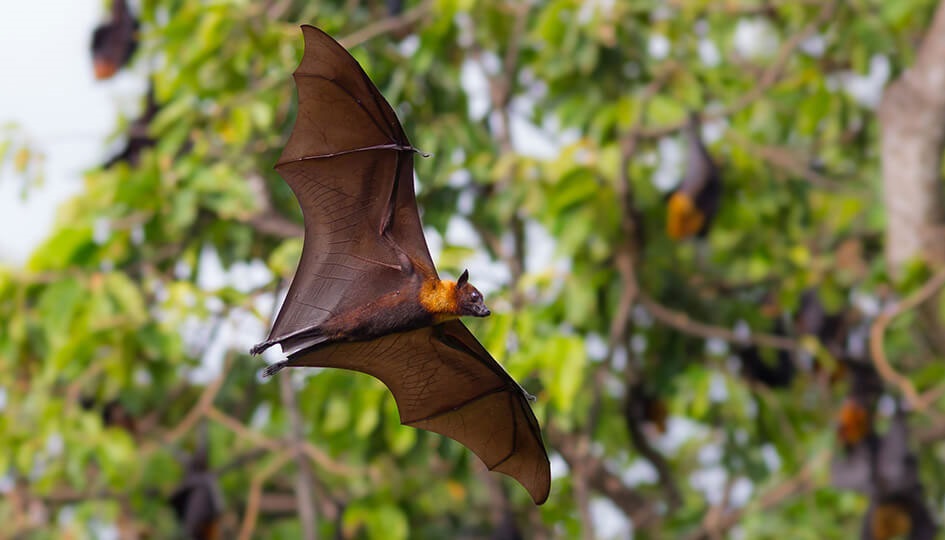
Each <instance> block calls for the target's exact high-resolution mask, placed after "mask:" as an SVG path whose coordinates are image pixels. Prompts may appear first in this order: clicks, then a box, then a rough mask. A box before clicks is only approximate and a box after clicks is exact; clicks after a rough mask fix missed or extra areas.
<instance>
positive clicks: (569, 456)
mask: <svg viewBox="0 0 945 540" xmlns="http://www.w3.org/2000/svg"><path fill="white" fill-rule="evenodd" d="M547 433H548V438H549V439H550V440H551V442H552V444H553V446H554V447H555V448H556V449H557V450H558V452H559V453H560V454H561V457H562V458H564V460H565V461H566V462H567V463H568V465H569V466H571V467H572V468H573V467H574V466H575V464H577V463H578V462H579V461H580V466H579V467H581V468H583V471H584V475H585V476H586V478H587V482H588V485H589V486H590V487H592V488H593V489H594V490H596V491H598V492H600V493H603V494H604V495H605V496H607V498H609V499H610V500H611V502H613V503H614V505H616V506H617V508H620V510H622V511H623V513H624V514H626V515H627V516H628V517H629V518H630V519H631V520H632V521H633V524H634V527H636V528H638V529H642V528H644V527H647V526H649V525H650V524H651V523H652V522H653V521H654V520H655V519H656V518H658V511H657V508H656V503H657V502H658V501H654V500H649V499H648V498H647V497H644V496H643V495H642V494H641V493H639V492H638V491H636V490H634V489H632V488H630V487H627V485H626V484H624V483H623V481H622V480H621V479H620V477H619V476H617V475H615V474H613V473H611V472H610V471H609V470H607V467H606V466H605V465H604V462H603V460H601V459H600V458H598V457H597V456H595V455H593V454H590V453H588V454H583V453H582V452H581V451H580V442H579V439H580V438H581V437H583V435H576V434H573V433H565V432H562V431H560V430H558V429H555V428H554V426H553V425H552V426H549V427H548V429H547Z"/></svg>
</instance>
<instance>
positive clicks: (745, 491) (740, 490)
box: [728, 476, 754, 508]
mask: <svg viewBox="0 0 945 540" xmlns="http://www.w3.org/2000/svg"><path fill="white" fill-rule="evenodd" d="M753 492H754V487H753V486H752V484H751V481H750V480H749V479H747V478H745V477H744V476H740V477H738V478H736V479H735V482H733V483H732V493H731V495H730V496H729V499H728V500H729V504H731V505H732V506H733V507H735V508H738V507H741V506H745V505H746V504H748V501H750V500H751V494H752V493H753Z"/></svg>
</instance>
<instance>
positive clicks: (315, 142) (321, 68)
mask: <svg viewBox="0 0 945 540" xmlns="http://www.w3.org/2000/svg"><path fill="white" fill-rule="evenodd" d="M302 30H303V33H304V35H305V54H304V55H303V57H302V61H301V63H300V65H299V67H298V69H297V70H296V72H295V80H296V85H297V87H298V93H299V112H298V118H297V119H296V122H295V127H294V128H293V130H292V134H291V135H290V136H289V141H288V142H287V143H286V146H285V149H284V150H283V152H282V156H281V157H280V159H279V163H278V164H277V165H276V170H277V171H279V174H280V175H282V177H283V178H284V179H285V181H286V182H287V183H288V184H289V186H290V187H291V188H292V191H293V192H294V193H295V195H296V197H297V198H298V200H299V204H300V205H301V207H302V214H303V217H304V220H305V239H304V247H303V249H302V257H301V260H300V261H299V267H298V269H297V270H296V274H295V277H294V278H293V280H292V285H291V286H290V287H289V293H288V296H287V297H286V301H285V302H284V303H283V306H282V309H281V310H280V312H279V315H278V317H277V318H276V322H275V323H274V324H273V328H272V332H270V334H269V339H268V341H267V343H275V342H280V341H282V342H283V349H284V350H285V352H286V353H287V354H292V353H295V352H298V351H299V350H301V349H304V348H305V347H308V346H311V345H313V344H314V342H313V341H312V340H311V339H303V338H299V337H296V338H294V339H289V336H292V335H294V334H297V333H298V332H300V331H303V330H305V329H310V328H313V327H317V326H318V325H319V324H321V323H322V322H324V321H325V320H326V319H328V318H329V317H331V316H332V315H334V314H338V313H342V312H345V311H346V310H349V309H352V308H355V307H358V306H362V305H364V304H366V303H368V302H370V301H371V300H373V299H376V298H377V297H379V296H381V295H383V294H386V293H389V292H391V291H393V290H396V289H397V288H398V286H399V285H400V284H401V283H402V282H403V279H404V275H403V274H404V272H406V271H410V270H411V269H410V268H405V267H404V264H403V260H404V259H403V257H402V255H406V256H407V258H408V259H409V260H410V261H411V263H412V264H414V265H418V266H420V267H421V271H422V272H423V273H424V275H425V276H429V275H434V276H435V275H436V273H435V272H436V271H435V270H434V266H433V261H432V259H431V257H430V252H429V250H428V248H427V245H426V240H425V239H424V236H423V228H422V226H421V223H420V216H419V212H418V210H417V203H416V196H415V193H414V187H413V153H414V149H413V147H411V146H410V141H408V140H407V137H406V135H405V134H404V131H403V128H402V127H401V125H400V122H398V120H397V116H396V115H395V114H394V111H393V109H391V107H390V105H389V104H388V103H387V101H385V100H384V98H383V97H382V96H381V94H380V92H379V91H378V90H377V88H376V87H375V86H374V84H373V83H371V80H370V79H369V78H368V77H367V75H366V74H365V73H364V71H363V70H362V69H361V67H360V66H359V65H358V63H357V62H356V61H355V60H354V58H352V57H351V55H350V54H348V52H347V51H346V50H345V49H344V48H343V47H341V45H339V44H338V43H337V42H336V41H335V40H334V39H332V38H331V37H330V36H328V35H327V34H325V33H324V32H322V31H321V30H318V29H316V28H314V27H311V26H303V27H302Z"/></svg>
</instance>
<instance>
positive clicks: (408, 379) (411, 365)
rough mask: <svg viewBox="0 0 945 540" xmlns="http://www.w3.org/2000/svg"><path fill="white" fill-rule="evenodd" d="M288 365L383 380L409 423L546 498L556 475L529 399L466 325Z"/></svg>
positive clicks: (538, 499) (321, 350)
mask: <svg viewBox="0 0 945 540" xmlns="http://www.w3.org/2000/svg"><path fill="white" fill-rule="evenodd" d="M287 365H288V366H312V367H333V368H343V369H350V370H354V371H360V372H362V373H367V374H369V375H373V376H374V377H377V378H378V379H380V380H381V381H382V382H383V383H384V384H385V385H387V387H388V388H390V390H391V393H393V394H394V399H395V400H396V401H397V407H398V409H399V410H400V420H401V422H402V423H403V424H405V425H408V426H412V427H415V428H420V429H426V430H429V431H435V432H437V433H440V434H442V435H446V436H447V437H450V438H451V439H455V440H457V441H459V442H460V443H462V444H463V445H464V446H466V447H467V448H469V449H470V450H472V451H473V452H475V453H476V455H477V456H479V458H480V459H481V460H482V461H483V463H485V464H486V466H487V467H489V469H490V470H494V471H498V472H501V473H504V474H507V475H509V476H511V477H512V478H515V479H516V480H518V481H519V483H521V484H522V485H523V486H524V487H525V489H527V490H528V492H529V494H531V496H532V499H534V500H535V503H537V504H541V503H543V502H545V499H547V498H548V491H549V488H550V484H551V468H550V465H549V462H548V454H547V453H546V452H545V447H544V444H543V443H542V440H541V431H540V429H539V427H538V421H537V420H536V419H535V415H534V414H533V413H532V410H531V406H530V404H529V402H528V395H527V394H526V393H525V391H524V390H522V388H521V387H520V386H519V385H518V383H516V382H515V381H514V380H513V379H512V377H510V376H509V374H508V373H506V372H505V370H504V369H503V368H502V366H500V365H499V364H498V363H497V362H496V361H495V360H494V359H493V358H492V357H491V356H490V355H489V353H488V352H487V351H486V349H485V348H484V347H483V346H482V345H481V344H480V343H479V341H477V340H476V338H475V337H474V336H473V335H472V334H471V333H470V332H469V330H468V329H466V326H465V325H463V323H462V322H460V321H450V322H447V323H444V324H440V325H437V326H431V327H426V328H421V329H419V330H412V331H410V332H403V333H398V334H390V335H388V336H384V337H381V338H377V339H374V340H372V341H361V342H344V343H334V344H330V345H325V346H322V347H318V348H316V349H315V350H313V351H311V352H308V353H302V354H299V355H298V356H297V357H295V358H292V359H290V360H289V362H288V364H287Z"/></svg>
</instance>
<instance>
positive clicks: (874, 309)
mask: <svg viewBox="0 0 945 540" xmlns="http://www.w3.org/2000/svg"><path fill="white" fill-rule="evenodd" d="M850 303H851V304H853V305H854V306H856V308H857V309H859V310H860V311H861V312H863V315H865V316H866V317H876V316H878V315H879V312H880V304H879V298H877V297H876V295H874V294H870V293H867V292H864V291H862V290H859V289H854V290H852V291H851V292H850Z"/></svg>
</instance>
